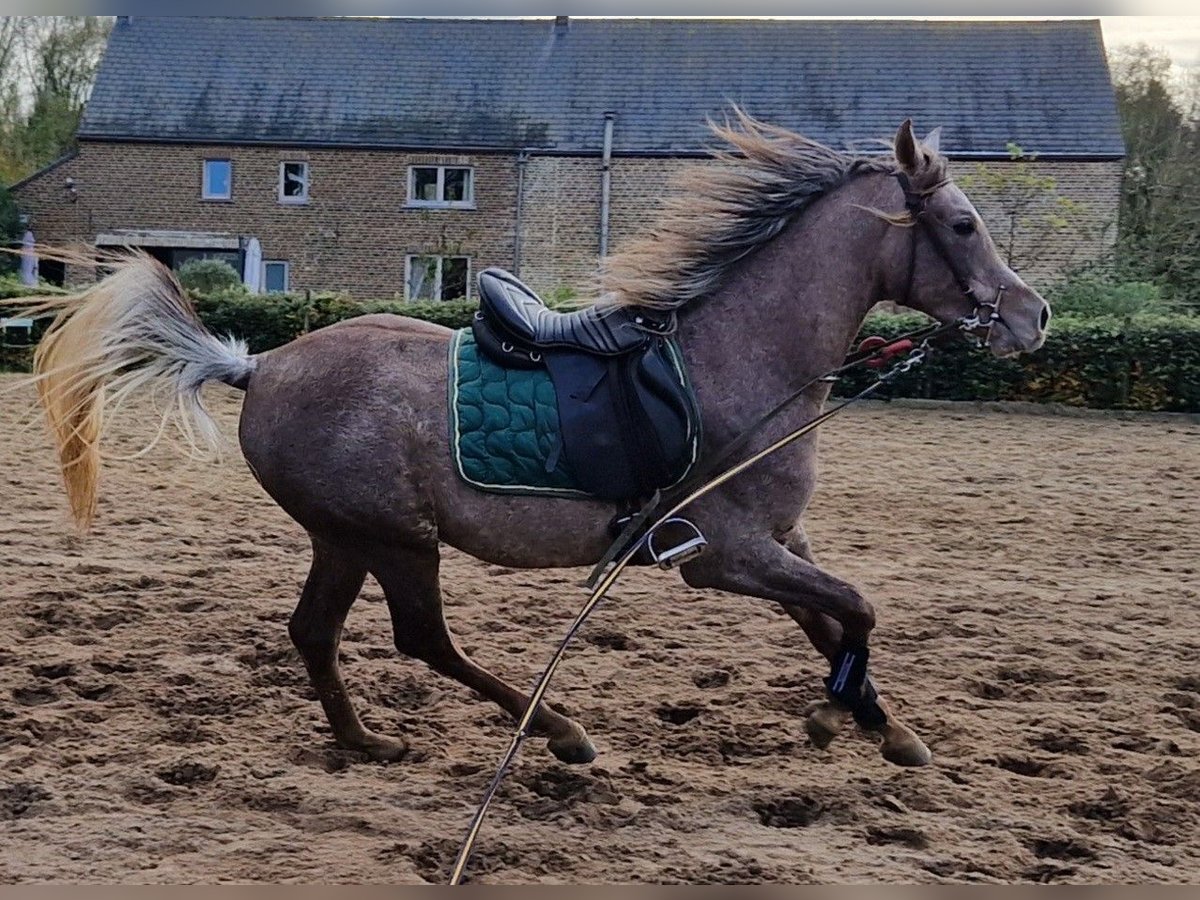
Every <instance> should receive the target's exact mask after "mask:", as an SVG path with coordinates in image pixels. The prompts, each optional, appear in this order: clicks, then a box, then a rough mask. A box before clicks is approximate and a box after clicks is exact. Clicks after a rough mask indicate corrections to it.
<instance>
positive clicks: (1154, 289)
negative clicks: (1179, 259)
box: [1046, 274, 1172, 318]
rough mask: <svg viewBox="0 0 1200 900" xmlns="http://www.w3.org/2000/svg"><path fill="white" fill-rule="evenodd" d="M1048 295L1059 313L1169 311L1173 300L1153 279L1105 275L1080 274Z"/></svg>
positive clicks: (1092, 314)
mask: <svg viewBox="0 0 1200 900" xmlns="http://www.w3.org/2000/svg"><path fill="white" fill-rule="evenodd" d="M1046 299H1047V300H1048V301H1049V302H1050V306H1051V307H1052V308H1053V310H1054V314H1055V315H1056V316H1072V317H1077V318H1094V317H1096V316H1136V315H1142V314H1145V313H1169V312H1171V311H1172V304H1171V303H1169V302H1168V301H1167V300H1166V299H1165V298H1164V297H1163V292H1162V289H1161V288H1160V287H1159V286H1158V285H1156V284H1154V283H1153V282H1149V281H1114V280H1112V279H1110V278H1106V277H1105V276H1103V275H1093V274H1084V275H1077V276H1074V277H1072V278H1069V279H1067V280H1066V281H1064V282H1062V283H1060V284H1058V285H1055V286H1054V287H1053V288H1051V289H1050V290H1048V291H1047V292H1046Z"/></svg>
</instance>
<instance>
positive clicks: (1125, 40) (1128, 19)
mask: <svg viewBox="0 0 1200 900" xmlns="http://www.w3.org/2000/svg"><path fill="white" fill-rule="evenodd" d="M1100 28H1101V29H1102V30H1103V31H1104V43H1105V44H1106V45H1107V46H1109V47H1119V46H1120V45H1122V44H1136V43H1138V42H1139V41H1144V42H1145V43H1147V44H1149V45H1150V46H1152V47H1161V48H1163V49H1164V50H1166V51H1167V52H1168V53H1170V54H1171V58H1172V59H1173V60H1174V61H1175V63H1176V64H1178V65H1180V66H1185V67H1189V68H1190V67H1193V66H1200V16H1100Z"/></svg>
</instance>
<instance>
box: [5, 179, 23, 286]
mask: <svg viewBox="0 0 1200 900" xmlns="http://www.w3.org/2000/svg"><path fill="white" fill-rule="evenodd" d="M20 240H21V219H20V216H19V215H18V213H17V202H16V200H14V199H13V195H12V193H11V192H10V191H9V190H8V188H6V187H5V186H4V184H3V183H0V247H13V246H14V245H16V244H18V243H19V242H20ZM15 268H17V257H15V256H13V255H11V254H9V253H0V275H3V274H4V273H5V272H11V271H12V270H13V269H15Z"/></svg>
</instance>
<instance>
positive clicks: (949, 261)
mask: <svg viewBox="0 0 1200 900" xmlns="http://www.w3.org/2000/svg"><path fill="white" fill-rule="evenodd" d="M892 174H893V177H894V178H895V179H896V181H897V182H899V184H900V189H901V190H902V191H904V208H905V209H907V210H908V212H909V215H911V216H912V219H913V222H914V223H915V224H916V225H917V226H919V227H921V228H922V229H923V230H924V231H925V235H926V236H927V237H928V238H929V242H930V243H931V244H932V245H933V249H934V250H936V251H937V254H938V256H940V257H941V258H942V261H943V262H944V263H945V264H946V267H947V268H948V269H949V270H950V274H951V275H953V276H954V281H955V283H956V284H957V285H958V289H959V290H960V291H961V292H962V294H963V296H964V297H966V298H967V299H968V300H970V301H971V303H973V304H974V309H973V310H972V312H971V314H970V315H967V316H963V317H962V318H960V319H959V320H958V327H959V328H960V329H961V330H962V331H965V332H967V333H968V334H970V335H972V336H973V337H974V338H975V341H976V343H977V344H978V345H979V346H981V347H987V346H989V345H990V344H991V341H992V328H993V326H994V325H995V324H996V323H997V322H1003V321H1004V320H1003V319H1002V318H1001V317H1000V301H1001V300H1003V299H1004V292H1005V291H1007V290H1008V285H1006V284H998V285H996V296H995V297H994V298H992V299H991V300H980V299H979V298H978V297H977V296H976V295H975V289H974V288H973V287H971V281H970V279H969V278H967V276H966V274H965V273H964V272H963V271H962V269H961V267H960V266H959V264H958V261H957V260H956V259H955V258H954V257H953V256H952V255H951V253H950V251H949V250H948V249H947V248H946V245H945V243H944V242H943V241H942V236H941V235H940V234H939V233H938V231H937V228H936V227H935V226H939V225H941V224H942V223H941V222H938V221H937V220H936V219H934V218H933V217H932V216H930V215H929V210H928V208H927V204H928V201H929V198H930V197H932V196H933V195H934V194H936V193H937V192H938V191H940V190H941V189H942V188H944V187H945V186H946V185H948V184H949V183H950V179H949V178H946V179H943V180H942V181H939V182H938V183H937V184H935V185H933V186H932V187H928V188H926V189H925V190H922V191H919V190H917V189H915V188H914V187H913V186H912V182H911V181H910V180H909V178H908V175H907V174H906V173H904V172H894V173H892ZM916 272H917V235H916V232H914V233H913V239H912V244H911V246H910V249H909V255H908V280H907V284H906V285H905V288H904V305H905V306H912V304H911V303H910V302H909V301H910V300H911V299H912V289H913V279H914V278H915V276H916ZM979 329H983V336H982V337H980V335H979V333H978V332H979Z"/></svg>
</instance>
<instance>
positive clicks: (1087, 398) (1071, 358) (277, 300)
mask: <svg viewBox="0 0 1200 900" xmlns="http://www.w3.org/2000/svg"><path fill="white" fill-rule="evenodd" d="M6 289H7V288H6V285H5V282H3V281H0V297H3V296H5V293H4V291H5V290H6ZM195 302H196V308H197V310H198V311H199V313H200V317H201V318H202V319H203V320H204V322H205V324H206V325H207V326H208V327H209V328H210V329H211V330H212V331H214V332H217V333H218V334H233V335H236V336H239V337H243V338H245V339H246V341H247V342H248V343H249V344H250V348H251V350H253V351H254V352H256V353H257V352H261V351H263V350H268V349H270V348H272V347H278V346H280V345H281V344H286V343H287V342H288V341H291V340H293V339H294V338H296V337H298V336H299V335H301V334H305V333H306V332H309V331H313V330H315V329H317V328H322V327H324V326H326V325H330V324H332V323H334V322H337V321H340V320H342V319H347V318H352V317H354V316H360V315H365V314H368V313H378V312H387V313H398V314H401V315H406V316H412V317H414V318H418V319H425V320H427V321H431V322H437V323H438V324H441V325H446V326H448V327H450V328H459V327H462V326H464V325H467V324H469V323H470V321H471V316H472V315H473V313H474V311H475V304H474V303H471V302H468V301H465V300H459V301H453V302H449V303H404V302H402V301H374V302H361V301H355V300H350V299H348V298H346V297H343V296H340V295H337V294H314V295H311V296H306V295H298V294H264V295H250V294H246V293H244V292H243V291H241V290H232V291H228V292H225V293H222V294H214V295H208V296H202V297H196V298H195ZM923 321H924V319H923V318H922V317H919V316H892V315H882V316H872V317H870V318H869V319H868V320H867V322H866V324H865V325H864V326H863V334H864V335H869V334H878V335H881V336H882V337H894V336H896V335H899V334H902V333H904V332H905V331H910V330H912V329H913V328H916V327H919V326H920V324H921V323H922V322H923ZM6 363H7V365H8V367H10V368H12V367H16V368H19V367H22V366H26V365H28V351H27V350H25V349H23V348H20V347H17V348H15V349H13V348H10V349H8V350H7V351H4V352H0V367H3V366H4V365H5V364H6ZM872 377H873V375H872V374H871V373H870V372H868V371H860V372H857V373H855V374H853V375H851V376H848V377H846V378H845V379H843V381H842V383H841V384H840V385H839V386H838V389H837V393H839V394H841V395H849V394H851V393H854V392H855V391H857V390H859V389H861V388H862V387H865V386H866V385H867V384H869V383H870V379H871V378H872ZM886 390H887V391H888V392H889V394H890V395H891V396H893V397H924V398H930V399H942V400H1032V401H1039V402H1054V403H1063V404H1068V405H1071V406H1090V407H1098V408H1108V409H1137V410H1169V411H1180V412H1200V317H1196V316H1183V315H1138V316H1133V317H1124V318H1122V317H1118V316H1107V317H1101V318H1076V317H1071V316H1059V317H1057V318H1055V320H1054V322H1053V324H1052V325H1051V331H1050V336H1049V338H1048V340H1047V341H1046V345H1045V346H1044V347H1043V348H1042V349H1041V350H1039V351H1038V352H1037V353H1036V354H1034V355H1033V356H1023V357H1019V358H1017V359H1008V360H998V359H995V358H993V357H992V356H990V355H989V354H988V353H986V352H983V351H979V350H975V349H974V348H973V347H971V346H970V345H969V344H968V343H967V342H966V341H961V342H954V343H952V344H950V345H949V346H947V347H945V348H943V349H941V350H940V351H939V352H937V353H936V354H934V355H933V357H932V358H931V359H930V360H929V361H928V362H926V363H925V365H923V366H921V367H920V368H919V369H917V370H916V371H914V372H912V373H911V374H909V375H906V376H904V377H903V378H902V379H900V380H899V381H897V382H896V383H895V384H894V385H892V386H890V387H889V388H887V389H886Z"/></svg>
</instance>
